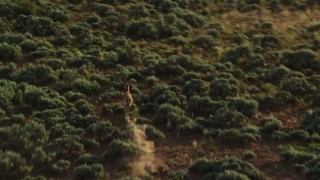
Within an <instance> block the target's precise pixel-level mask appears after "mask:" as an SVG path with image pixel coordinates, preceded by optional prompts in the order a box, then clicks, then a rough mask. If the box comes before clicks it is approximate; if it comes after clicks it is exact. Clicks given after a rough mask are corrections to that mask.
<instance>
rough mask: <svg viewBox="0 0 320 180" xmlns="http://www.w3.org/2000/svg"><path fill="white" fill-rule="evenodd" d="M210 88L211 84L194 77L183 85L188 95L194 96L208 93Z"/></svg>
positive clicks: (184, 91)
mask: <svg viewBox="0 0 320 180" xmlns="http://www.w3.org/2000/svg"><path fill="white" fill-rule="evenodd" d="M208 90H209V86H208V85H207V83H206V82H205V81H203V80H200V79H192V80H190V81H187V82H186V83H185V84H184V87H183V93H184V94H185V95H186V96H187V97H192V96H195V95H199V96H203V95H205V94H207V91H208Z"/></svg>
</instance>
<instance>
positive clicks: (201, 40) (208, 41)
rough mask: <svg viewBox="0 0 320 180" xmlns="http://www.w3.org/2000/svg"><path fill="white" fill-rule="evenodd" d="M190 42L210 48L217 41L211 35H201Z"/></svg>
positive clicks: (206, 48)
mask: <svg viewBox="0 0 320 180" xmlns="http://www.w3.org/2000/svg"><path fill="white" fill-rule="evenodd" d="M192 44H193V45H195V46H197V47H201V48H203V49H205V50H211V49H212V48H213V47H214V46H216V45H217V42H216V40H215V39H214V38H213V37H212V36H209V35H201V36H199V37H198V38H197V39H195V40H194V41H193V42H192Z"/></svg>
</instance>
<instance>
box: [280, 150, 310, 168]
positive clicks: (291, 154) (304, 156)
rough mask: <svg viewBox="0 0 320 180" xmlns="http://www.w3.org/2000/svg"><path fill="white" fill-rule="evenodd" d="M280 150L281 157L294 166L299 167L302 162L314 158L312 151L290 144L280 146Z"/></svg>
mask: <svg viewBox="0 0 320 180" xmlns="http://www.w3.org/2000/svg"><path fill="white" fill-rule="evenodd" d="M281 150H282V152H281V153H280V155H281V157H282V158H284V160H285V161H289V162H290V163H291V165H293V166H295V167H301V166H302V165H303V164H304V163H306V162H308V161H309V160H312V159H315V158H316V155H315V154H314V153H312V152H307V151H305V150H303V149H300V148H299V147H295V146H292V145H288V146H281Z"/></svg>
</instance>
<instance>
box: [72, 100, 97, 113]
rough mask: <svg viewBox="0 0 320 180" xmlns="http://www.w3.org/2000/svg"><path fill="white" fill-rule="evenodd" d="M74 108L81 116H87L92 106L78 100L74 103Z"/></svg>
mask: <svg viewBox="0 0 320 180" xmlns="http://www.w3.org/2000/svg"><path fill="white" fill-rule="evenodd" d="M75 107H76V108H77V109H78V110H79V111H80V112H81V113H83V114H88V113H89V112H91V111H92V109H93V105H92V104H90V103H89V102H88V101H86V100H83V99H80V100H78V101H77V102H76V103H75Z"/></svg>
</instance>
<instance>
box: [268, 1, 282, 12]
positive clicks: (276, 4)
mask: <svg viewBox="0 0 320 180" xmlns="http://www.w3.org/2000/svg"><path fill="white" fill-rule="evenodd" d="M268 5H269V9H270V10H271V11H274V12H276V11H280V10H281V9H282V5H281V3H280V1H279V0H271V1H269V3H268Z"/></svg>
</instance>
